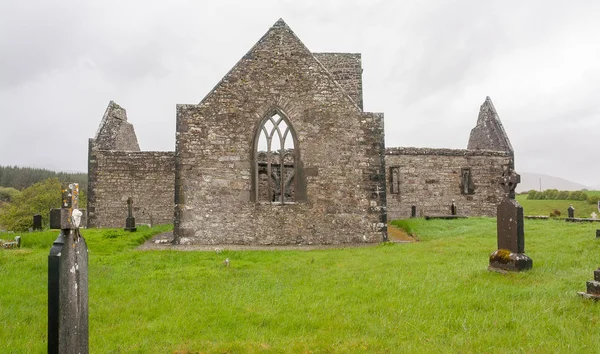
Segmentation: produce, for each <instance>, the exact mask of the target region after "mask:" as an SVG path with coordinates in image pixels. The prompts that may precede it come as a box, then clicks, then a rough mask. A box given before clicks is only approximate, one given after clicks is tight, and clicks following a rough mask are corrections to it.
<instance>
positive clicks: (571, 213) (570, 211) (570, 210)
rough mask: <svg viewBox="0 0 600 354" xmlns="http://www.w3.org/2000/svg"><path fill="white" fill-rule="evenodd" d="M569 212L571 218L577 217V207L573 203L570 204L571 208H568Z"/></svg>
mask: <svg viewBox="0 0 600 354" xmlns="http://www.w3.org/2000/svg"><path fill="white" fill-rule="evenodd" d="M567 212H568V213H569V218H574V217H575V208H573V204H571V205H569V209H567Z"/></svg>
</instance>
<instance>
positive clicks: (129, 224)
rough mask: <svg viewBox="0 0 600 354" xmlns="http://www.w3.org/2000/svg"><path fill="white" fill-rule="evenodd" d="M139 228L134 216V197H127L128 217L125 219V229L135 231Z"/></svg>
mask: <svg viewBox="0 0 600 354" xmlns="http://www.w3.org/2000/svg"><path fill="white" fill-rule="evenodd" d="M136 230H137V227H135V218H134V217H133V198H131V197H129V198H127V219H125V231H131V232H134V231H136Z"/></svg>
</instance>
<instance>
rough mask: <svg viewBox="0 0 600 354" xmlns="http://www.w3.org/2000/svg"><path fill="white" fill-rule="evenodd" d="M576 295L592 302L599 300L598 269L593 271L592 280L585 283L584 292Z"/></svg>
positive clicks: (599, 270)
mask: <svg viewBox="0 0 600 354" xmlns="http://www.w3.org/2000/svg"><path fill="white" fill-rule="evenodd" d="M577 294H579V295H581V296H583V297H585V298H588V299H593V300H600V268H598V269H596V270H595V271H594V280H590V281H588V282H586V292H583V291H581V292H578V293H577Z"/></svg>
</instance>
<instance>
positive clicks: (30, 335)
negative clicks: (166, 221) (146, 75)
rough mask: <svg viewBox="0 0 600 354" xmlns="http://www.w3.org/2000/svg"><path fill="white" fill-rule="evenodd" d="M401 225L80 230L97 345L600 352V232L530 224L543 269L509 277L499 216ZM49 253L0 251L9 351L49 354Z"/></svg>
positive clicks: (101, 349)
mask: <svg viewBox="0 0 600 354" xmlns="http://www.w3.org/2000/svg"><path fill="white" fill-rule="evenodd" d="M396 224H398V225H400V226H402V227H406V228H408V229H409V230H410V232H413V233H415V234H416V235H417V236H418V238H419V240H420V242H417V243H412V244H401V245H399V244H381V245H376V246H373V247H367V248H350V249H327V250H313V251H253V252H252V251H228V250H225V251H224V252H222V253H215V252H176V251H137V250H135V248H134V247H135V244H136V242H137V241H139V240H137V241H136V242H133V241H132V239H131V238H132V237H134V236H133V235H132V234H125V233H123V234H120V231H119V235H118V236H115V237H113V235H114V233H112V231H111V230H109V231H104V230H85V231H84V236H85V237H86V239H87V241H88V245H89V249H90V273H89V282H90V283H89V291H90V298H89V301H90V302H89V306H90V351H91V352H97V353H172V352H215V353H228V352H231V353H234V352H339V353H345V352H378V353H379V352H386V353H387V352H423V353H428V352H473V353H480V352H487V353H505V352H532V353H549V352H564V353H573V352H598V351H600V326H598V324H599V323H600V307H598V306H597V305H598V304H594V303H593V302H590V301H586V300H583V299H581V298H579V297H578V296H577V295H576V292H577V291H581V290H584V289H585V281H586V280H589V279H591V277H592V271H593V270H594V269H596V268H597V267H598V265H599V264H598V258H599V257H598V255H599V254H600V242H598V241H596V240H595V239H594V234H595V232H594V231H595V229H594V225H592V224H572V223H566V222H564V221H562V222H561V221H553V220H548V221H540V220H528V221H526V225H525V232H526V253H527V254H528V255H529V256H530V257H531V258H532V259H533V260H534V268H533V269H532V270H530V271H528V272H524V273H511V274H506V275H502V274H498V273H494V272H489V271H487V265H488V256H489V254H490V253H491V252H493V251H494V250H495V249H496V236H495V233H496V231H495V219H491V218H474V219H464V220H450V221H445V220H431V221H425V220H423V219H414V220H409V221H404V222H401V223H396ZM159 231H162V230H154V229H152V231H151V232H159ZM148 232H149V233H150V231H148ZM107 234H108V235H109V236H106V235H107ZM115 245H116V246H115ZM47 254H48V249H37V248H32V249H21V250H17V251H2V252H0V270H1V271H2V273H1V274H3V276H2V277H3V278H2V279H3V280H4V281H3V282H2V283H0V289H1V294H2V304H3V306H2V307H1V308H0V343H3V344H2V345H3V347H4V348H7V349H6V352H17V353H29V352H43V351H44V350H45V346H46V342H45V340H46V339H45V338H46V291H47V290H46V271H47V268H46V267H47V266H46V263H47ZM225 258H229V259H230V264H231V265H230V266H229V267H225V266H224V265H223V263H222V262H223V260H224V259H225Z"/></svg>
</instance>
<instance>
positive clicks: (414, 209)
mask: <svg viewBox="0 0 600 354" xmlns="http://www.w3.org/2000/svg"><path fill="white" fill-rule="evenodd" d="M410 217H411V218H416V217H417V206H416V205H413V206H411V207H410Z"/></svg>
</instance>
